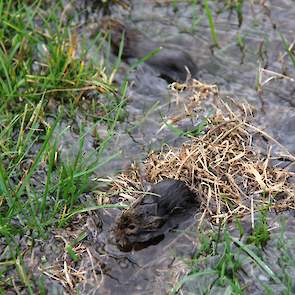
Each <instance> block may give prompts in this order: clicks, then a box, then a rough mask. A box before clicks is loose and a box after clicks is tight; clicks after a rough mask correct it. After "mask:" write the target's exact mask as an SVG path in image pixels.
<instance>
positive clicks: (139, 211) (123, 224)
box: [113, 179, 200, 252]
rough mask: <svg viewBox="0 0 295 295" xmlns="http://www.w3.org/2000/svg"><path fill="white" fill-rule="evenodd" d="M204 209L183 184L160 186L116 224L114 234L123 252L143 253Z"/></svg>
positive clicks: (168, 183) (179, 182)
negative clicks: (138, 251)
mask: <svg viewBox="0 0 295 295" xmlns="http://www.w3.org/2000/svg"><path fill="white" fill-rule="evenodd" d="M199 207H200V203H199V201H198V199H197V196H196V195H195V194H194V193H193V192H192V191H190V189H189V188H188V187H187V186H186V184H185V183H184V182H182V181H180V180H173V179H167V180H163V181H161V182H159V183H157V184H154V185H153V186H152V188H151V189H150V190H149V191H148V192H147V193H146V194H145V195H144V196H143V197H139V198H138V200H137V201H136V202H135V203H134V204H133V205H132V206H131V207H130V208H129V209H127V210H126V211H124V212H123V213H122V214H121V216H120V217H119V218H118V219H117V220H116V224H115V227H114V229H113V233H114V236H115V239H116V243H117V245H118V247H119V249H120V250H121V251H125V252H128V251H131V250H132V249H134V250H141V249H144V248H146V247H148V246H150V245H156V244H158V243H159V242H160V241H162V240H163V239H164V237H165V234H167V233H168V232H169V231H171V230H174V229H177V228H178V227H179V225H180V224H182V223H183V222H185V221H187V220H188V219H189V218H191V217H192V216H193V215H194V214H195V213H196V209H197V208H199Z"/></svg>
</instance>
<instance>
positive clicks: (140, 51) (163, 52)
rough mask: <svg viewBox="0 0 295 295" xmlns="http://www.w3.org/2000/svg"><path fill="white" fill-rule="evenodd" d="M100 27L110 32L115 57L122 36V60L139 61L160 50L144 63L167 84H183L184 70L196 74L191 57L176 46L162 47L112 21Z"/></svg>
mask: <svg viewBox="0 0 295 295" xmlns="http://www.w3.org/2000/svg"><path fill="white" fill-rule="evenodd" d="M102 27H103V29H104V30H108V31H109V32H110V35H111V45H112V49H113V51H114V53H115V54H116V55H117V54H118V53H119V48H120V43H121V39H122V37H123V36H124V48H123V52H122V58H123V59H128V58H138V59H141V58H143V57H145V56H146V55H147V54H149V53H150V52H152V51H154V50H156V49H157V48H160V51H159V52H158V53H157V54H155V55H154V56H153V57H151V58H149V59H148V60H147V61H146V63H147V64H149V65H150V66H151V67H153V68H154V69H155V70H156V71H158V72H159V73H160V76H161V77H162V78H163V79H165V80H167V81H168V82H169V83H171V82H173V81H177V82H185V81H186V78H187V76H188V72H187V70H186V68H187V69H188V70H189V72H190V74H191V76H192V77H194V76H195V75H196V73H197V66H196V64H195V63H194V61H193V60H192V58H191V56H190V55H189V54H188V53H187V52H185V51H183V50H182V49H181V48H179V47H178V46H175V45H172V44H169V45H168V44H165V45H163V44H161V43H160V42H156V41H153V40H151V39H150V38H148V37H147V36H145V35H144V34H143V33H141V32H140V31H138V30H136V29H133V28H131V27H129V26H127V25H125V24H123V23H121V22H119V21H117V20H114V19H106V20H105V21H104V23H103V25H102Z"/></svg>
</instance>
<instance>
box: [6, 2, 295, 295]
mask: <svg viewBox="0 0 295 295" xmlns="http://www.w3.org/2000/svg"><path fill="white" fill-rule="evenodd" d="M131 2H132V5H131V6H130V9H128V10H125V9H122V7H118V6H112V7H110V8H108V10H106V11H105V12H104V13H103V14H105V13H110V14H111V17H113V18H118V19H120V20H122V21H124V20H125V19H128V21H129V22H131V24H132V27H133V28H136V30H137V31H139V32H144V33H145V34H146V35H147V37H148V38H149V39H150V40H153V42H154V43H153V44H154V45H158V44H167V43H169V44H172V46H173V44H174V46H175V47H177V48H179V47H181V50H182V51H183V52H187V54H189V56H190V58H191V59H192V62H193V63H194V64H196V65H198V74H197V75H198V79H199V80H201V81H204V82H206V83H214V84H216V85H217V86H218V87H219V89H220V91H221V94H222V96H224V97H225V96H232V97H234V98H235V99H237V100H238V101H241V100H243V99H246V100H247V101H248V102H249V103H251V104H252V105H253V106H254V107H255V111H254V113H255V118H256V121H257V124H258V125H259V126H260V128H262V129H264V130H266V131H267V132H269V133H270V134H271V135H273V136H274V138H275V139H277V140H278V141H279V142H280V143H282V144H283V145H285V146H286V147H287V148H288V149H289V150H290V151H291V152H293V153H294V151H295V145H294V142H295V123H294V108H295V83H294V77H295V68H294V66H293V65H292V63H291V61H290V59H289V57H288V54H286V51H285V49H284V47H283V45H282V40H281V37H280V33H281V34H283V35H284V36H285V38H286V39H287V40H288V42H289V44H291V43H292V42H293V41H294V36H295V31H294V30H295V29H294V28H295V20H294V19H295V18H294V15H295V6H294V1H292V0H276V1H261V3H260V4H258V3H257V4H253V5H252V4H251V1H244V7H243V22H242V24H241V25H240V26H239V20H238V18H237V16H236V15H235V13H233V12H232V13H230V11H229V10H228V9H225V7H224V5H223V1H220V4H218V6H219V8H220V9H219V11H218V13H217V11H215V14H214V16H213V18H214V22H215V28H216V33H217V36H218V42H219V45H220V47H219V48H217V47H213V46H212V40H211V36H210V28H209V25H208V20H207V18H206V15H205V12H204V10H203V7H202V6H201V5H200V4H198V5H196V6H195V9H192V8H191V4H188V2H187V1H180V2H181V3H178V4H177V10H176V11H174V10H173V7H172V5H171V3H170V1H163V2H162V1H151V0H145V1H142V0H137V1H136V0H134V1H131ZM75 9H79V8H75V7H72V10H71V11H70V12H69V17H71V16H72V15H73V11H75ZM65 17H66V15H65ZM99 17H101V12H100V11H98V10H96V9H94V8H92V9H91V10H89V11H88V12H87V14H86V13H85V14H83V13H81V15H80V16H79V18H77V19H74V25H77V24H79V34H80V35H81V36H82V35H83V36H84V37H85V35H86V36H87V37H89V38H91V36H93V34H95V32H99V26H98V25H97V24H98V19H99ZM81 23H83V26H80V25H81ZM147 28H148V30H147ZM239 37H241V38H242V42H239V40H240V39H239ZM240 41H241V40H240ZM153 47H154V46H153ZM160 56H161V55H160ZM135 57H141V56H139V55H137V56H135ZM97 58H99V57H97ZM111 58H112V59H113V60H115V58H116V57H115V56H112V57H111ZM164 58H165V57H164ZM128 62H129V64H127V63H125V62H123V63H122V64H121V66H120V71H119V73H118V74H117V76H116V80H117V83H118V84H119V85H120V84H121V83H122V81H123V80H124V79H125V78H126V74H128V75H127V76H128V79H129V81H130V87H129V89H128V93H127V94H128V103H127V107H126V110H127V111H128V117H127V119H126V120H125V121H124V122H123V123H122V124H120V127H119V129H118V130H117V134H116V135H115V137H114V138H113V139H112V142H111V145H110V146H109V148H108V150H107V151H106V152H105V155H104V156H105V158H107V157H108V156H109V155H110V154H115V153H117V152H118V157H117V158H116V159H115V160H112V161H111V162H109V163H108V164H107V165H105V166H104V167H103V169H102V168H100V169H98V171H96V176H98V177H99V176H103V175H111V174H116V172H117V171H118V170H124V169H126V168H127V167H128V166H129V165H130V163H132V162H133V161H134V160H136V161H141V160H142V159H143V158H144V157H145V156H146V154H147V153H148V152H149V151H151V150H153V149H160V148H161V147H162V146H163V145H164V144H165V143H169V144H171V145H175V146H177V145H180V144H181V143H182V142H183V140H184V139H185V138H183V137H179V135H178V134H175V133H173V132H172V131H171V129H169V128H163V125H164V127H165V123H166V121H167V119H168V118H170V117H171V116H173V115H175V114H178V113H179V112H181V111H182V110H183V109H184V106H183V104H182V102H181V103H180V104H179V103H178V104H177V103H176V100H177V99H176V97H175V96H173V95H171V90H169V89H168V87H167V86H168V83H167V81H166V80H165V79H162V78H161V75H159V72H157V71H158V69H157V68H155V67H154V65H153V64H148V63H146V64H143V65H141V66H139V67H137V69H136V70H134V71H131V72H130V71H128V69H129V67H130V63H132V61H128ZM157 62H158V61H157ZM170 78H171V77H170ZM270 78H271V79H270ZM269 79H270V80H269ZM292 79H293V80H292ZM183 95H184V94H183ZM98 98H100V97H98ZM212 111H214V110H212V109H211V108H209V107H207V104H206V102H204V105H203V109H202V112H200V114H195V117H194V119H185V120H181V121H179V122H177V123H176V127H177V128H180V129H181V130H189V129H193V128H196V126H198V124H199V123H200V122H202V120H203V118H204V117H206V116H208V115H209V114H210V113H212ZM82 121H83V122H82ZM82 123H83V125H85V126H86V127H85V128H86V130H88V135H87V136H86V137H85V142H86V145H85V148H84V149H85V151H84V152H85V153H91V152H94V151H95V147H94V146H95V144H94V139H93V137H92V136H91V134H92V132H93V128H96V129H97V132H98V133H101V134H102V137H103V136H106V130H105V127H104V126H103V125H102V124H100V123H95V122H93V121H92V120H87V119H85V118H83V119H82V120H81V116H80V115H79V114H78V115H77V120H76V124H77V125H78V126H80V125H81V124H82ZM63 124H64V125H63V127H64V128H63V137H62V138H61V140H62V144H61V146H62V153H64V154H65V155H67V156H68V157H69V159H71V157H72V156H73V155H74V154H75V147H74V148H73V144H72V143H73V142H76V141H77V138H78V134H77V133H78V132H77V130H76V129H78V130H79V128H76V129H75V128H72V129H71V128H68V129H66V126H67V125H68V124H69V122H64V123H63ZM273 152H277V151H276V150H273ZM291 166H292V167H293V168H292V167H291ZM291 166H290V167H289V168H290V169H294V165H291ZM194 212H195V211H194ZM120 214H121V211H120V210H116V209H108V210H104V211H101V212H99V213H97V216H94V217H93V220H94V221H93V222H91V221H90V220H92V219H89V220H88V222H87V221H86V220H85V219H81V220H78V222H77V223H76V224H73V225H72V228H68V229H66V230H64V231H63V232H62V233H63V236H64V237H65V235H66V233H68V236H67V237H66V238H68V240H69V241H71V240H72V239H73V238H74V232H75V231H74V229H76V231H78V232H79V230H80V231H82V230H85V227H86V231H87V233H88V236H87V237H88V238H87V239H88V240H87V241H83V247H84V248H83V251H82V252H81V256H80V261H79V262H78V263H77V264H76V265H73V268H78V269H79V270H81V271H82V272H83V276H84V277H83V276H82V275H81V276H82V277H83V278H84V279H81V280H79V279H77V280H76V281H75V282H76V284H75V285H74V286H71V285H69V283H68V281H67V280H66V279H64V280H63V281H62V280H58V279H57V278H58V275H59V277H62V278H64V277H65V275H64V273H63V268H64V267H65V264H64V263H59V264H58V263H57V261H59V262H64V261H69V257H68V256H67V255H66V254H64V253H65V248H64V245H63V243H62V242H61V241H60V239H58V238H56V235H55V234H53V235H52V237H51V238H50V240H49V241H47V242H46V243H42V242H40V241H39V242H36V249H37V250H34V251H37V252H38V253H36V255H35V256H34V259H35V260H34V259H32V256H31V253H32V251H31V248H30V247H28V246H24V247H23V248H24V249H26V252H25V253H26V254H25V255H24V259H25V261H26V262H27V265H28V268H30V269H31V270H32V272H33V273H34V275H35V276H36V277H38V276H40V273H42V274H43V276H44V278H45V279H44V280H45V286H46V288H47V290H49V291H48V293H49V294H63V293H64V292H68V293H73V292H74V290H78V291H79V292H80V293H82V294H165V293H167V292H168V291H169V290H171V288H172V287H173V286H175V284H176V283H177V282H178V281H179V279H180V278H181V277H182V276H183V275H185V274H186V273H188V272H189V270H190V268H189V267H188V265H187V264H186V263H185V262H184V261H185V259H186V258H191V257H192V256H193V254H194V251H195V249H196V247H199V246H200V244H199V241H198V237H197V236H196V224H197V221H198V220H199V219H200V216H198V215H196V216H195V215H194V214H192V215H190V217H189V218H188V219H187V220H185V221H184V222H181V223H180V226H179V227H178V228H177V230H172V231H167V232H165V239H163V240H162V241H161V242H160V243H157V244H156V245H150V246H149V247H147V248H144V249H142V250H141V251H131V252H128V253H126V252H122V251H120V250H119V249H118V248H117V245H116V243H115V241H114V236H113V233H112V227H113V226H114V223H115V220H116V218H118V217H119V216H120ZM269 219H270V224H271V225H272V226H273V227H272V228H273V229H272V230H271V240H270V241H269V243H268V244H267V246H266V248H265V250H264V251H263V252H262V253H260V254H261V255H262V257H263V259H264V260H265V261H266V263H267V264H268V265H270V266H271V267H272V269H273V270H274V271H275V272H276V273H279V274H281V273H283V274H284V273H285V272H286V271H285V267H286V265H287V271H288V272H289V273H290V276H291V277H292V278H294V277H295V274H294V268H290V265H289V264H286V263H285V261H282V259H283V258H284V256H283V255H282V251H281V249H282V248H281V246H278V242H284V241H285V242H286V243H285V246H286V253H288V255H289V257H293V256H294V250H293V249H294V243H293V242H294V225H295V218H294V215H293V213H290V212H287V213H284V214H283V215H281V214H279V215H271V216H270V217H269ZM98 220H100V221H101V223H100V222H98ZM243 222H244V224H245V226H247V224H249V219H248V220H244V221H243ZM282 224H285V225H286V226H285V227H284V226H283V225H282ZM282 228H283V229H284V230H283V231H282ZM234 233H235V231H234V230H233V234H234ZM25 242H26V238H23V243H24V244H25V245H26V243H25ZM38 243H39V244H38ZM0 246H1V251H2V250H3V251H2V252H4V250H5V247H4V245H0ZM221 247H222V246H221ZM87 250H88V251H89V252H87ZM221 252H222V251H221ZM63 255H64V256H63ZM44 257H46V262H44V261H43V260H42V259H43V258H44ZM41 258H42V259H41ZM218 258H219V256H216V257H213V258H210V259H209V260H208V261H207V260H206V261H205V262H204V264H203V265H202V266H201V267H203V269H208V268H210V267H213V266H214V264H215V263H216V261H217V260H218ZM286 259H288V258H286ZM52 265H55V266H56V269H57V270H56V272H53V270H54V268H52ZM37 266H38V267H39V268H38V269H39V270H37ZM45 266H46V267H47V268H46V273H45V271H44V267H45ZM42 267H43V268H42ZM243 268H244V270H243V271H242V272H241V277H242V281H243V282H244V283H245V293H246V292H247V294H264V291H265V289H264V287H263V284H267V285H269V286H270V287H271V288H272V290H273V292H274V293H276V294H279V293H280V292H282V290H281V286H280V285H278V284H275V283H274V282H273V281H270V280H269V278H267V277H266V276H265V274H264V273H263V272H262V271H261V269H260V268H259V267H258V266H257V264H255V263H253V262H252V261H247V259H246V258H245V261H244V264H243ZM42 269H43V270H42ZM41 270H42V271H41ZM58 271H59V272H58ZM245 273H247V275H246V276H245ZM48 274H49V275H48ZM75 275H77V274H76V273H75ZM73 277H75V276H74V275H73ZM75 278H76V277H75ZM215 279H216V276H214V275H210V274H208V275H206V276H203V277H201V278H198V280H191V281H188V282H187V283H185V284H184V285H183V287H182V288H183V293H184V294H190V293H192V294H202V292H206V291H207V290H208V289H210V288H211V294H224V293H225V292H226V288H225V287H224V286H213V287H212V283H213V282H214V280H215ZM16 283H17V282H16ZM291 283H292V286H291V288H294V287H293V282H291ZM212 288H213V289H212ZM292 290H293V291H294V289H292ZM19 291H20V293H25V291H24V290H19Z"/></svg>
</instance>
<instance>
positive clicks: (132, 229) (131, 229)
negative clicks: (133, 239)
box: [126, 223, 137, 234]
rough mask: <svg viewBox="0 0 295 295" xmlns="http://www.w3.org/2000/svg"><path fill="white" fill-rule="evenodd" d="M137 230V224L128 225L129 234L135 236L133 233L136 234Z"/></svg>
mask: <svg viewBox="0 0 295 295" xmlns="http://www.w3.org/2000/svg"><path fill="white" fill-rule="evenodd" d="M136 230H137V226H136V224H134V223H130V224H128V226H127V231H126V232H127V234H133V233H135V232H136Z"/></svg>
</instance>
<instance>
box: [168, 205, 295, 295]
mask: <svg viewBox="0 0 295 295" xmlns="http://www.w3.org/2000/svg"><path fill="white" fill-rule="evenodd" d="M266 218H267V213H266V212H265V211H262V212H261V215H260V217H259V219H258V221H257V224H256V227H255V228H254V230H253V231H252V233H251V234H250V235H246V233H245V230H244V229H243V226H242V223H241V222H236V230H237V232H238V233H239V234H240V237H239V238H237V237H235V235H234V234H233V232H232V230H231V231H230V230H229V229H228V228H227V226H226V225H222V226H219V228H215V229H214V228H213V230H209V231H208V230H207V231H205V232H202V231H200V233H199V238H198V239H199V241H198V243H197V245H198V247H197V249H196V250H195V254H194V256H193V257H192V259H191V260H189V259H185V261H186V263H187V265H188V267H189V269H190V271H189V272H188V273H187V274H186V275H185V276H183V277H182V278H181V279H180V280H179V281H178V282H177V283H176V284H175V286H174V287H173V288H172V289H171V291H170V294H181V293H180V291H182V292H184V293H185V292H188V293H189V294H214V292H215V291H216V289H215V288H217V289H218V290H220V288H222V290H224V294H248V293H247V292H246V291H245V288H246V287H247V286H246V285H243V283H244V282H243V281H242V280H241V274H243V276H245V275H246V276H247V277H248V279H251V280H254V281H255V282H256V283H257V284H258V285H260V287H261V290H264V291H265V292H266V293H265V294H275V293H272V292H273V290H272V288H271V287H269V285H266V284H265V283H264V282H260V281H259V280H257V278H256V277H252V276H253V275H252V274H251V273H247V272H245V269H244V266H245V265H249V263H251V264H252V265H253V267H254V268H255V269H256V272H257V273H258V270H260V272H262V273H263V274H264V275H265V276H266V277H267V278H269V280H270V282H271V283H275V284H276V285H277V286H280V288H281V289H282V290H283V293H282V294H291V293H292V291H291V290H292V286H293V283H294V282H293V279H292V278H291V277H290V274H288V271H285V270H286V269H290V268H291V269H294V265H295V264H294V263H295V261H294V259H293V258H292V257H290V254H289V251H290V250H288V249H292V248H293V247H294V242H295V240H294V239H293V240H287V239H286V238H285V237H284V234H285V231H286V229H285V227H284V224H282V223H281V227H280V228H281V237H280V238H279V239H278V242H277V248H276V249H275V250H274V251H276V252H277V253H279V254H280V255H279V258H278V262H277V263H278V265H279V266H280V268H281V269H282V272H277V271H275V270H274V269H272V267H271V266H270V265H269V264H268V262H267V260H266V259H265V257H266V255H267V253H265V254H264V253H263V251H261V247H263V246H265V245H266V244H265V243H267V241H269V240H270V237H269V234H268V235H267V239H263V240H261V226H262V225H261V224H263V232H264V231H267V232H268V231H269V229H268V227H267V229H266V228H265V227H264V225H265V224H267V222H266ZM243 237H245V238H243ZM250 237H251V238H250ZM242 238H243V239H242ZM249 238H250V241H251V244H249ZM243 240H245V241H246V242H247V243H245V242H244V241H243ZM267 259H268V261H269V257H268V258H267ZM202 277H204V278H206V279H202ZM214 290H215V291H214Z"/></svg>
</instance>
